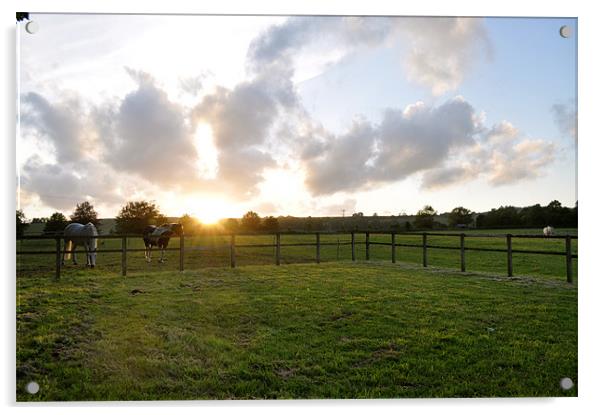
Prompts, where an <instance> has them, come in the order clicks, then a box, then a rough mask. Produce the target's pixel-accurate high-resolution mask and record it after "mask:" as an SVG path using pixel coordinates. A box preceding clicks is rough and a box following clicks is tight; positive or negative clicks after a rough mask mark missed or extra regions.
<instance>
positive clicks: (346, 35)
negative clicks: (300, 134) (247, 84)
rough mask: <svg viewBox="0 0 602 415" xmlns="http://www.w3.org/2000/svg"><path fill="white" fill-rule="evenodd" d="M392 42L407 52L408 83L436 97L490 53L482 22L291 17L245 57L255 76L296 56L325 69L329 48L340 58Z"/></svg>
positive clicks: (290, 62) (261, 38)
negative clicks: (400, 45)
mask: <svg viewBox="0 0 602 415" xmlns="http://www.w3.org/2000/svg"><path fill="white" fill-rule="evenodd" d="M395 43H402V44H403V45H404V46H405V48H406V49H407V50H406V51H405V53H404V55H403V56H402V62H403V67H404V68H405V70H406V74H407V77H408V80H410V81H412V82H415V83H418V84H420V85H422V86H425V87H427V88H429V89H430V90H431V92H432V93H433V94H434V95H440V94H442V93H444V92H447V91H452V90H455V89H457V88H458V86H459V85H460V83H461V82H462V81H463V80H464V78H465V76H466V74H467V73H469V72H470V71H471V70H472V69H473V67H474V65H475V63H476V62H477V61H479V60H480V59H482V58H483V57H485V58H491V57H492V55H493V47H492V44H491V42H490V40H489V36H488V33H487V30H486V28H485V25H484V24H483V20H482V19H480V18H451V17H429V18H424V17H291V18H289V19H288V20H286V21H285V22H284V23H282V24H279V25H274V26H272V27H270V28H269V29H268V30H266V31H265V32H264V33H262V34H261V35H260V36H258V37H257V38H255V39H254V40H253V41H252V43H251V45H250V47H249V51H248V56H247V59H248V62H249V67H250V68H251V70H252V71H255V72H261V71H265V70H266V68H270V67H271V66H273V65H275V64H280V65H287V66H291V67H292V66H293V64H294V63H295V62H297V63H299V61H301V59H299V58H298V57H299V56H303V57H304V59H305V60H308V59H309V60H312V59H313V60H316V59H317V60H318V61H322V66H323V67H327V64H332V61H331V60H332V51H333V50H335V51H339V53H338V55H336V56H337V57H336V58H335V59H336V60H341V59H343V58H344V57H345V56H348V55H349V54H351V53H355V52H357V50H358V49H361V48H374V47H379V46H390V45H393V44H395ZM308 55H309V56H311V58H309V57H308ZM297 66H299V65H297Z"/></svg>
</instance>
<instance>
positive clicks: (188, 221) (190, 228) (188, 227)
mask: <svg viewBox="0 0 602 415" xmlns="http://www.w3.org/2000/svg"><path fill="white" fill-rule="evenodd" d="M178 222H180V224H182V227H183V228H184V233H185V234H186V235H198V234H199V233H201V229H202V227H203V226H202V225H201V223H200V222H199V221H198V219H197V218H195V217H192V216H190V215H189V214H188V213H185V214H184V215H182V217H181V218H180V219H179V220H178Z"/></svg>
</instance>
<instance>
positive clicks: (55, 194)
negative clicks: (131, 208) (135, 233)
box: [21, 156, 131, 211]
mask: <svg viewBox="0 0 602 415" xmlns="http://www.w3.org/2000/svg"><path fill="white" fill-rule="evenodd" d="M21 173H22V175H21V187H22V188H23V189H24V190H25V192H27V193H29V194H32V193H34V194H36V195H37V196H38V197H39V198H40V200H41V201H42V202H43V203H44V204H46V205H47V206H49V207H52V208H54V209H58V210H63V211H69V210H71V209H73V208H74V207H75V204H76V203H79V202H82V201H83V200H87V199H91V200H93V201H94V202H95V203H98V204H102V205H105V206H108V205H112V204H117V203H120V202H122V201H123V197H124V195H127V194H128V191H125V192H123V193H122V192H120V190H121V189H120V188H124V190H125V188H127V187H128V184H127V182H128V179H127V178H126V177H123V176H120V175H118V174H116V173H115V172H114V171H112V170H110V169H107V168H106V166H105V165H103V164H101V163H98V162H95V161H81V162H78V163H74V164H68V165H63V164H49V163H44V162H43V161H42V160H40V158H39V157H37V156H32V157H30V158H29V159H28V160H27V162H26V163H25V164H24V166H23V167H22V169H21ZM130 190H131V186H130Z"/></svg>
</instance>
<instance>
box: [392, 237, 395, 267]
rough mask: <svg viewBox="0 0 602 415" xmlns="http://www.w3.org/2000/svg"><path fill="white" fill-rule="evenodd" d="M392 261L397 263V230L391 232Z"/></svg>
mask: <svg viewBox="0 0 602 415" xmlns="http://www.w3.org/2000/svg"><path fill="white" fill-rule="evenodd" d="M391 262H392V263H395V232H393V233H391Z"/></svg>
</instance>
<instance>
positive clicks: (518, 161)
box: [488, 140, 556, 186]
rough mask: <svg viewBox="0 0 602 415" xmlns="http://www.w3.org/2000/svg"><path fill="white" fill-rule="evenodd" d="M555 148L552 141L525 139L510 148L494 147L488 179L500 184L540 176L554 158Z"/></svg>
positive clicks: (493, 183)
mask: <svg viewBox="0 0 602 415" xmlns="http://www.w3.org/2000/svg"><path fill="white" fill-rule="evenodd" d="M555 150H556V147H555V146H554V145H553V144H552V143H549V142H545V141H544V140H524V141H521V142H518V143H516V144H514V145H513V146H512V148H511V149H510V150H504V151H499V150H497V149H493V151H492V153H491V163H490V165H489V166H488V167H489V171H490V173H489V179H488V180H489V182H490V183H491V184H492V185H494V186H500V185H506V184H512V183H515V182H517V181H519V180H523V179H534V178H536V177H539V176H541V174H542V170H544V169H545V167H547V166H548V165H549V164H550V163H551V162H552V161H553V160H554V153H555Z"/></svg>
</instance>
